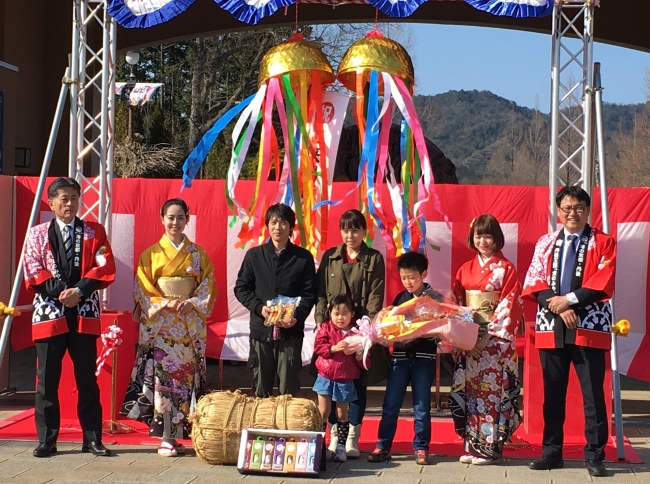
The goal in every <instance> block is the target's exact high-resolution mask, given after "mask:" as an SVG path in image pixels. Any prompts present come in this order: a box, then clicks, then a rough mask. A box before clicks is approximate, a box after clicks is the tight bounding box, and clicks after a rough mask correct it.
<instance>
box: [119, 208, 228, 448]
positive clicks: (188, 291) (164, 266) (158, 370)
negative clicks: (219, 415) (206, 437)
mask: <svg viewBox="0 0 650 484" xmlns="http://www.w3.org/2000/svg"><path fill="white" fill-rule="evenodd" d="M160 215H161V220H162V224H163V226H164V228H165V234H164V235H163V236H162V237H161V239H160V240H159V241H158V242H157V243H155V244H154V245H152V246H151V247H149V248H148V249H147V250H145V251H144V252H143V253H142V255H140V260H139V262H138V272H137V276H136V286H135V300H136V310H135V311H134V317H137V318H138V319H139V321H140V339H139V342H138V351H137V355H136V362H135V366H134V368H133V373H132V374H131V383H130V385H129V388H128V391H127V394H126V397H125V399H124V404H123V405H122V409H121V411H120V413H121V414H122V415H126V416H127V417H129V418H133V419H136V420H140V421H142V422H145V423H146V424H148V425H149V435H150V436H152V437H160V438H162V442H161V445H160V447H159V448H158V453H159V454H160V455H163V456H176V455H178V454H182V453H184V451H185V449H184V447H183V446H182V445H181V444H179V443H178V442H177V441H176V439H178V438H187V437H188V430H189V424H188V422H187V416H188V415H189V414H190V412H191V406H192V404H193V403H195V402H196V399H198V397H199V396H200V395H201V393H202V391H203V390H204V389H205V373H206V368H205V357H204V355H205V342H206V320H207V318H208V316H210V313H211V312H212V307H213V305H214V300H215V296H216V288H215V283H214V274H213V271H214V268H213V267H212V263H211V262H210V259H208V256H207V254H206V252H205V251H204V250H203V249H202V248H201V247H199V246H197V245H196V244H194V243H193V242H192V241H190V240H189V239H188V238H187V236H185V235H184V234H183V230H184V229H185V226H186V225H187V222H188V220H189V209H188V208H187V205H186V203H185V202H184V201H183V200H181V199H180V198H174V199H172V200H168V201H167V202H165V204H164V205H163V208H162V210H161V214H160Z"/></svg>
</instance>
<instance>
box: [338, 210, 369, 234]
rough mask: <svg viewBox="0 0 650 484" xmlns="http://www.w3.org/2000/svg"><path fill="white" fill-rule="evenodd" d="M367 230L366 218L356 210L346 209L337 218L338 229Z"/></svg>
mask: <svg viewBox="0 0 650 484" xmlns="http://www.w3.org/2000/svg"><path fill="white" fill-rule="evenodd" d="M351 229H357V230H368V224H367V223H366V218H365V217H364V216H363V214H362V213H361V212H359V211H358V210H348V211H347V212H345V213H344V214H343V215H341V218H340V219H339V230H351Z"/></svg>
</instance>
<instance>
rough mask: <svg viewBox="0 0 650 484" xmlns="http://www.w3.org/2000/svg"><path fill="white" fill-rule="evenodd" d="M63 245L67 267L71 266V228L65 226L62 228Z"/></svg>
mask: <svg viewBox="0 0 650 484" xmlns="http://www.w3.org/2000/svg"><path fill="white" fill-rule="evenodd" d="M63 245H64V247H65V256H66V258H67V259H68V265H70V264H72V227H71V226H69V225H66V226H65V227H63Z"/></svg>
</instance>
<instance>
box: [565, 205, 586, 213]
mask: <svg viewBox="0 0 650 484" xmlns="http://www.w3.org/2000/svg"><path fill="white" fill-rule="evenodd" d="M560 210H562V211H563V212H564V213H565V214H567V215H569V214H570V213H571V212H572V211H575V212H576V213H577V214H582V213H584V211H585V210H587V207H586V206H585V205H576V206H575V207H571V206H569V207H560Z"/></svg>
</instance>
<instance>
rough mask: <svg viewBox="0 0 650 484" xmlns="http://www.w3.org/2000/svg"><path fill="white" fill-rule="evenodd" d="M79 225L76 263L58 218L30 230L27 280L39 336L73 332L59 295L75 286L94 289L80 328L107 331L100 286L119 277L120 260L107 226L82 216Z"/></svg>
mask: <svg viewBox="0 0 650 484" xmlns="http://www.w3.org/2000/svg"><path fill="white" fill-rule="evenodd" d="M74 224H75V225H74V233H73V235H72V237H73V256H72V264H68V260H67V257H66V253H65V247H64V245H63V239H62V236H61V233H60V231H59V229H58V227H57V222H56V219H52V221H51V222H47V223H43V224H39V225H36V226H34V227H32V228H31V229H30V230H29V232H28V233H27V240H26V242H25V252H24V256H23V262H24V267H25V274H24V278H25V285H26V286H27V290H28V291H30V292H32V293H35V296H34V312H33V313H32V338H33V339H34V340H40V339H43V338H49V337H52V336H56V335H59V334H64V333H67V332H68V331H69V330H70V328H68V324H67V322H66V317H65V307H64V306H63V303H61V302H59V300H58V294H60V293H61V291H63V290H64V289H68V288H71V287H79V288H80V289H82V290H84V289H87V288H89V287H92V288H93V289H94V290H92V292H91V293H90V294H87V295H86V297H83V298H82V299H81V301H80V302H79V304H78V305H77V308H76V312H77V332H79V333H82V334H93V335H99V334H100V333H101V324H100V313H101V304H100V298H99V290H100V289H104V288H106V287H108V286H109V285H110V284H112V283H113V281H114V280H115V261H114V259H113V253H112V251H111V246H110V244H109V243H108V239H107V238H106V231H105V230H104V227H103V226H102V225H100V224H98V223H95V222H87V221H82V220H81V219H79V218H75V222H74ZM44 288H46V289H44ZM84 292H88V291H84Z"/></svg>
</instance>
